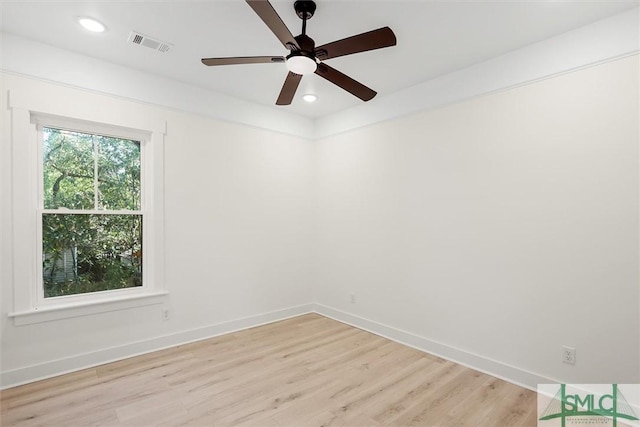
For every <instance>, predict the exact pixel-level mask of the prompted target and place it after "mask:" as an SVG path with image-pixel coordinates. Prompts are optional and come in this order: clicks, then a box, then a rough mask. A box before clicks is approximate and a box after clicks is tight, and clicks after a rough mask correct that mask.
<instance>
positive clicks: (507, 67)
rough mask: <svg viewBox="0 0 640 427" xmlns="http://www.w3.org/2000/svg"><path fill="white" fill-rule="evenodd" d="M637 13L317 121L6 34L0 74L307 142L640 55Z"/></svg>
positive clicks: (379, 98)
mask: <svg viewBox="0 0 640 427" xmlns="http://www.w3.org/2000/svg"><path fill="white" fill-rule="evenodd" d="M639 12H640V8H635V9H632V10H630V11H627V12H624V13H621V14H618V15H614V16H612V17H610V18H607V19H604V20H601V21H597V22H595V23H592V24H589V25H586V26H584V27H581V28H578V29H576V30H572V31H569V32H566V33H564V34H561V35H559V36H556V37H553V38H550V39H547V40H544V41H541V42H538V43H535V44H532V45H529V46H527V47H524V48H521V49H518V50H514V51H512V52H509V53H507V54H505V55H502V56H499V57H496V58H493V59H490V60H488V61H485V62H481V63H478V64H476V65H473V66H470V67H468V68H464V69H462V70H458V71H455V72H452V73H449V74H446V75H443V76H440V77H437V78H435V79H432V80H429V81H426V82H424V83H421V84H418V85H416V86H412V87H410V88H407V89H403V90H400V91H398V92H395V93H392V94H389V95H386V96H382V95H379V96H378V97H376V98H374V99H373V100H371V101H369V102H367V103H363V104H360V105H358V106H356V107H353V108H350V109H347V110H344V111H341V112H338V113H335V114H331V115H328V116H325V117H320V118H317V119H315V120H314V119H312V118H309V117H304V116H300V115H297V114H292V113H289V112H286V111H282V110H278V109H276V108H274V107H270V106H264V105H259V104H256V103H252V102H249V101H245V100H242V99H239V98H236V97H232V96H229V95H225V94H221V93H218V92H214V91H211V90H207V89H203V88H200V87H196V86H193V85H190V84H188V83H184V82H180V81H177V80H173V79H169V78H166V77H162V76H158V75H154V74H149V73H146V72H142V71H139V70H135V69H131V68H128V67H125V66H121V65H118V64H113V63H110V62H107V61H103V60H99V59H96V58H92V57H88V56H84V55H80V54H77V53H74V52H71V51H68V50H64V49H60V48H56V47H53V46H50V45H47V44H44V43H40V42H35V41H32V40H28V39H25V38H22V37H18V36H15V35H12V34H7V33H2V34H1V35H2V50H3V61H2V64H1V67H2V68H1V70H2V71H5V72H9V73H13V74H17V75H21V76H28V77H32V78H38V79H42V80H45V81H51V82H55V83H59V84H63V85H66V86H71V87H76V88H82V89H86V90H90V91H94V92H98V93H102V94H108V95H112V96H117V97H120V98H125V99H130V100H135V101H141V102H145V103H150V104H153V105H158V106H162V107H167V108H172V109H176V110H179V111H185V112H189V113H194V114H198V115H203V116H206V117H211V118H214V119H218V120H223V121H227V122H232V123H238V124H242V125H247V126H250V127H256V128H260V129H266V130H270V131H275V132H279V133H284V134H288V135H293V136H297V137H302V138H305V139H322V138H326V137H329V136H332V135H336V134H340V133H343V132H348V131H351V130H354V129H358V128H361V127H365V126H369V125H372V124H375V123H379V122H384V121H387V120H392V119H396V118H400V117H403V116H407V115H411V114H414V113H417V112H420V111H424V110H429V109H433V108H437V107H441V106H445V105H450V104H453V103H456V102H461V101H463V100H465V99H470V98H474V97H477V96H481V95H485V94H490V93H494V92H497V91H501V90H506V89H510V88H514V87H517V86H521V85H524V84H528V83H532V82H535V81H539V80H542V79H546V78H550V77H553V76H556V75H561V74H565V73H568V72H572V71H575V70H578V69H582V68H585V67H589V66H593V65H596V64H600V63H603V62H608V61H612V60H616V59H619V58H622V57H625V56H629V55H634V54H638V52H639V51H640V37H639V31H640V19H639ZM33 58H38V61H34V60H33ZM158 88H161V89H160V90H159V89H158Z"/></svg>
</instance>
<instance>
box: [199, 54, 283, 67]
mask: <svg viewBox="0 0 640 427" xmlns="http://www.w3.org/2000/svg"><path fill="white" fill-rule="evenodd" d="M284 61H285V58H284V57H283V56H237V57H232V58H202V63H203V64H204V65H208V66H210V67H211V66H214V65H236V64H269V63H279V64H281V63H284Z"/></svg>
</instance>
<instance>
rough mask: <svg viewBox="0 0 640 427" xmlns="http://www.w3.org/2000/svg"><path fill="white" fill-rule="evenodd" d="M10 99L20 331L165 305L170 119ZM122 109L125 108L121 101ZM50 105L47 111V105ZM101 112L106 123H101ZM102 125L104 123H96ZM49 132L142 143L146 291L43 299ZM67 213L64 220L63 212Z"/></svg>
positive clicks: (18, 97) (20, 97)
mask: <svg viewBox="0 0 640 427" xmlns="http://www.w3.org/2000/svg"><path fill="white" fill-rule="evenodd" d="M25 95H26V94H24V95H23V94H21V93H17V94H16V93H14V92H12V93H10V102H9V106H10V108H11V111H12V117H11V124H12V129H11V130H12V132H11V143H12V166H13V168H12V172H13V173H12V193H13V194H12V203H13V212H12V214H13V215H12V222H13V231H14V233H13V239H12V240H13V249H14V251H13V255H14V260H13V261H14V266H13V272H14V274H13V285H14V286H13V290H14V311H13V312H11V313H9V317H12V318H13V319H14V322H15V324H16V325H24V324H32V323H39V322H46V321H53V320H58V319H65V318H70V317H77V316H83V315H90V314H96V313H101V312H107V311H114V310H121V309H130V308H135V307H140V306H146V305H151V304H162V303H163V302H165V299H166V295H167V294H168V293H167V291H166V289H165V285H164V135H165V133H166V122H165V121H164V120H155V119H152V120H149V118H148V117H140V118H136V117H130V116H127V117H123V116H122V115H121V114H118V113H117V111H116V112H115V114H112V117H109V114H104V111H94V112H93V114H92V112H91V110H88V111H86V112H85V111H83V109H82V108H74V107H71V108H69V106H67V105H63V104H62V103H61V104H60V105H51V103H50V102H49V103H47V102H45V103H43V102H40V101H39V100H38V99H37V98H35V97H33V98H30V97H28V96H25ZM121 102H122V101H121ZM40 104H46V105H40ZM96 112H97V113H99V114H97V115H98V116H99V117H95V116H96ZM96 119H98V120H96ZM42 127H52V128H58V129H66V130H75V131H80V132H86V133H92V134H100V135H108V136H115V137H120V138H126V139H132V140H136V141H140V145H141V188H142V193H141V207H140V210H141V211H142V215H143V231H142V232H143V237H142V239H143V247H144V255H143V261H142V262H143V284H142V286H138V287H134V288H126V289H118V290H112V291H101V292H91V293H85V294H76V295H68V296H61V297H50V298H44V292H43V279H42V214H43V212H51V210H49V209H43V186H42V168H43V165H42V132H41V129H42ZM60 213H65V210H64V209H60Z"/></svg>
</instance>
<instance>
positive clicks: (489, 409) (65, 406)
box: [0, 314, 536, 427]
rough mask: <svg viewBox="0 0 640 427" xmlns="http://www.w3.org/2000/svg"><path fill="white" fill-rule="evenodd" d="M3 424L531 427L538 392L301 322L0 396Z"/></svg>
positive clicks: (340, 328) (318, 321)
mask: <svg viewBox="0 0 640 427" xmlns="http://www.w3.org/2000/svg"><path fill="white" fill-rule="evenodd" d="M0 399H1V402H2V409H1V415H2V418H1V421H2V422H1V424H2V425H3V426H10V425H16V426H47V427H49V426H98V425H100V426H102V425H105V426H107V425H111V426H151V425H153V426H181V425H188V426H231V425H241V426H266V427H270V426H535V425H536V395H535V393H534V392H532V391H529V390H526V389H523V388H521V387H517V386H515V385H512V384H510V383H507V382H505V381H501V380H499V379H496V378H494V377H491V376H489V375H485V374H482V373H479V372H476V371H474V370H471V369H468V368H465V367H463V366H460V365H457V364H455V363H452V362H448V361H445V360H443V359H440V358H437V357H434V356H431V355H428V354H425V353H423V352H420V351H418V350H415V349H412V348H409V347H406V346H403V345H401V344H397V343H394V342H392V341H389V340H387V339H385V338H381V337H379V336H376V335H373V334H370V333H368V332H364V331H362V330H359V329H356V328H353V327H351V326H348V325H345V324H342V323H340V322H337V321H334V320H331V319H328V318H325V317H322V316H319V315H316V314H309V315H304V316H300V317H296V318H293V319H288V320H284V321H281V322H276V323H272V324H269V325H265V326H260V327H257V328H253V329H249V330H245V331H241V332H237V333H233V334H228V335H224V336H220V337H216V338H212V339H208V340H205V341H200V342H197V343H193V344H187V345H183V346H179V347H176V348H171V349H168V350H163V351H159V352H155V353H151V354H148V355H144V356H139V357H134V358H130V359H126V360H122V361H119V362H114V363H110V364H107V365H103V366H99V367H96V368H92V369H86V370H83V371H79V372H76V373H72V374H68V375H63V376H60V377H56V378H52V379H48V380H44V381H39V382H36V383H32V384H28V385H24V386H20V387H15V388H12V389H8V390H5V391H3V392H1V394H0Z"/></svg>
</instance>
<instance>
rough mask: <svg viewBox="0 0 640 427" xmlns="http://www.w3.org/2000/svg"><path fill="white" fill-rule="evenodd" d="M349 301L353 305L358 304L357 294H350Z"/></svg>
mask: <svg viewBox="0 0 640 427" xmlns="http://www.w3.org/2000/svg"><path fill="white" fill-rule="evenodd" d="M349 299H350V301H351V304H355V303H356V294H354V293H350V294H349Z"/></svg>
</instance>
